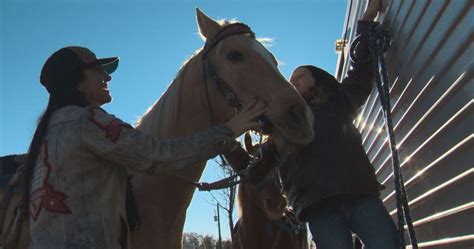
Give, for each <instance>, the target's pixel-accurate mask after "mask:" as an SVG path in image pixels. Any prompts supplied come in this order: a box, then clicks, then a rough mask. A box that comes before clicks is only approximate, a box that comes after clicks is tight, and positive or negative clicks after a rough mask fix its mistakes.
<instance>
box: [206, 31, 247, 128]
mask: <svg viewBox="0 0 474 249" xmlns="http://www.w3.org/2000/svg"><path fill="white" fill-rule="evenodd" d="M233 35H248V36H249V37H251V38H255V33H254V32H253V31H252V30H251V29H250V27H249V26H247V25H245V24H243V23H232V24H229V25H227V26H225V27H223V28H222V29H220V30H219V31H218V32H217V33H216V35H215V36H214V37H213V38H212V39H210V40H207V41H206V44H205V45H204V49H203V51H202V64H203V75H204V81H205V83H204V87H205V91H206V100H207V105H208V108H209V110H210V111H209V113H210V115H209V116H210V117H209V122H210V124H212V121H213V120H212V113H213V111H212V105H211V100H210V98H209V89H208V86H207V83H208V82H211V83H212V82H214V84H215V85H216V88H217V90H218V91H219V92H220V93H221V94H222V96H223V97H224V101H225V102H226V104H228V105H229V106H231V107H233V108H234V111H235V113H237V112H238V111H240V109H241V108H242V106H243V104H242V102H241V101H240V100H239V98H238V96H237V93H235V91H234V90H233V89H232V87H230V85H229V84H228V83H227V82H226V81H225V80H224V79H222V78H221V77H220V76H219V75H218V74H217V73H216V71H215V69H214V66H213V65H212V64H211V63H210V62H209V60H208V54H209V53H210V52H211V50H212V49H213V48H214V47H215V46H216V45H217V44H218V43H219V42H220V41H222V40H223V39H225V38H227V37H229V36H233Z"/></svg>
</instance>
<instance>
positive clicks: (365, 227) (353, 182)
mask: <svg viewBox="0 0 474 249" xmlns="http://www.w3.org/2000/svg"><path fill="white" fill-rule="evenodd" d="M380 2H381V1H380V0H373V1H371V2H370V3H369V7H368V9H367V11H366V12H365V14H364V16H363V18H362V20H360V21H359V22H358V25H357V26H358V27H357V32H358V35H361V39H360V42H359V43H358V44H357V46H356V47H355V48H354V49H355V51H353V52H354V55H355V57H356V58H351V59H352V61H351V62H352V64H351V65H352V69H351V70H350V71H349V72H348V75H347V77H346V78H344V79H343V80H342V82H341V83H339V82H338V81H337V80H336V79H335V78H334V77H333V76H332V75H331V74H329V73H327V72H326V71H324V70H322V69H320V68H317V67H315V66H312V65H304V66H300V67H298V68H296V69H295V70H294V72H293V74H292V75H291V78H290V82H291V84H292V85H293V86H294V87H295V88H296V89H297V90H298V92H299V93H300V94H301V95H302V96H303V98H305V100H306V102H307V103H308V104H309V105H310V107H311V109H312V111H313V114H314V118H315V119H314V134H315V137H314V140H313V141H312V142H311V143H310V144H309V145H307V146H305V147H303V148H301V149H299V150H297V151H296V152H295V153H293V154H292V155H290V156H289V158H288V160H287V161H286V163H285V164H284V165H283V167H282V168H280V173H281V177H282V182H283V189H284V192H285V193H286V194H287V197H288V202H289V203H290V205H291V206H292V207H293V209H294V211H295V213H296V214H297V216H298V217H299V218H300V220H302V221H307V222H308V223H309V228H310V230H311V233H312V235H313V240H314V242H315V243H316V246H317V248H318V249H345V248H353V246H352V232H353V233H355V234H357V236H358V237H359V238H360V239H361V241H362V242H363V243H364V246H365V248H367V249H382V248H383V249H392V248H399V246H398V238H397V231H396V226H395V224H394V222H393V221H392V219H391V218H390V215H389V213H388V212H387V210H386V209H385V207H384V206H383V203H382V201H381V200H380V198H379V192H380V187H381V186H380V184H379V183H378V182H377V179H376V176H375V172H374V169H373V166H372V165H371V163H370V161H369V159H368V157H367V155H366V153H365V150H364V147H363V146H362V140H361V135H360V133H359V131H358V130H357V129H356V127H355V126H354V124H353V121H354V119H355V117H356V116H357V114H358V109H359V108H360V107H361V106H362V104H363V103H364V102H365V101H366V99H367V97H368V96H369V94H370V92H371V90H372V84H373V83H372V80H373V73H372V61H371V55H370V51H369V48H368V35H367V29H368V27H369V25H373V24H374V22H372V20H373V19H374V18H375V16H376V15H377V12H378V11H379V9H380Z"/></svg>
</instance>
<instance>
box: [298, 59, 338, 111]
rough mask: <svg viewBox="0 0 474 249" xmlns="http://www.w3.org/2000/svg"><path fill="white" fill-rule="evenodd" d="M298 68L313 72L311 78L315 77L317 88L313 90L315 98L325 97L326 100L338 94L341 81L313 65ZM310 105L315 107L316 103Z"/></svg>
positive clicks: (312, 102)
mask: <svg viewBox="0 0 474 249" xmlns="http://www.w3.org/2000/svg"><path fill="white" fill-rule="evenodd" d="M298 68H306V69H308V70H309V71H310V72H311V76H313V78H314V80H315V82H314V83H315V84H314V85H315V86H314V88H313V95H314V96H316V97H322V96H321V95H324V96H325V97H326V98H331V97H332V96H333V95H334V94H335V93H336V92H337V90H338V88H339V85H340V84H339V81H337V80H336V78H334V76H332V75H331V74H330V73H328V72H326V71H325V70H323V69H321V68H319V67H315V66H313V65H302V66H299V67H298ZM298 68H297V69H298ZM308 104H310V105H314V101H310V103H308Z"/></svg>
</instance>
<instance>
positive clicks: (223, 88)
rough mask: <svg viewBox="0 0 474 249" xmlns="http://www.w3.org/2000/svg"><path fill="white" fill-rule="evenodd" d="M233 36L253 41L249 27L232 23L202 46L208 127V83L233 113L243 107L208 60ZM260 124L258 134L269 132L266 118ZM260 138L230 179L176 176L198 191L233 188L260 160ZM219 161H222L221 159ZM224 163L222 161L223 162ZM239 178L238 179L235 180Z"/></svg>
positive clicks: (210, 122)
mask: <svg viewBox="0 0 474 249" xmlns="http://www.w3.org/2000/svg"><path fill="white" fill-rule="evenodd" d="M234 35H247V36H248V37H250V38H252V39H255V33H254V32H253V31H252V30H251V29H250V27H249V26H247V25H245V24H243V23H232V24H229V25H227V26H225V27H223V28H222V29H220V30H219V31H218V32H217V33H216V34H215V35H214V37H213V38H211V39H208V40H207V41H206V44H205V45H204V49H203V51H202V52H201V57H202V62H203V63H202V64H203V75H204V88H205V93H206V101H207V105H208V108H209V125H212V124H213V121H214V119H213V113H214V112H213V111H212V104H211V100H210V97H209V87H208V83H211V84H212V83H214V84H215V85H216V88H217V90H218V91H219V92H220V93H221V95H222V96H223V97H224V101H225V103H226V104H227V105H229V106H231V107H232V108H233V109H234V113H235V114H237V113H238V112H239V111H240V110H241V108H242V107H243V103H242V102H241V100H240V99H239V98H238V96H237V93H236V92H235V91H234V90H233V89H232V87H230V85H229V84H228V83H227V82H226V81H225V80H224V79H223V78H221V77H220V76H219V75H218V74H217V73H216V71H215V68H214V66H213V65H212V64H211V62H210V61H209V60H208V55H209V53H210V52H211V51H212V49H213V48H214V47H215V46H216V45H217V44H218V43H219V42H220V41H222V40H223V39H225V38H227V37H229V36H234ZM259 120H260V122H263V124H264V127H263V128H262V130H261V131H260V132H264V131H269V130H270V129H271V127H272V125H271V122H270V120H269V119H268V117H266V116H264V115H263V116H261V117H260V118H259ZM261 145H262V137H261V136H260V140H259V143H258V145H257V150H256V153H254V154H250V153H249V156H250V163H249V166H248V167H247V168H246V169H244V170H242V171H240V172H238V173H237V174H235V175H232V176H230V177H227V178H224V179H222V180H219V181H216V182H213V183H200V182H194V181H191V180H189V179H187V178H184V177H182V176H178V175H176V176H177V177H178V178H179V179H181V180H184V181H186V182H188V183H190V184H192V185H194V186H195V187H197V188H198V189H199V190H200V191H210V190H214V189H222V188H227V187H231V186H235V185H237V184H239V183H240V182H242V181H245V180H246V179H247V178H248V177H249V172H250V171H251V170H252V169H253V167H255V165H256V164H257V163H258V162H259V161H260V160H261V158H262V146H261ZM221 159H223V158H222V157H221ZM223 161H224V160H223ZM278 161H279V163H278V167H275V168H279V166H281V164H283V162H284V160H278ZM238 177H240V179H237V178H238ZM265 181H266V182H268V179H267V178H266V179H265Z"/></svg>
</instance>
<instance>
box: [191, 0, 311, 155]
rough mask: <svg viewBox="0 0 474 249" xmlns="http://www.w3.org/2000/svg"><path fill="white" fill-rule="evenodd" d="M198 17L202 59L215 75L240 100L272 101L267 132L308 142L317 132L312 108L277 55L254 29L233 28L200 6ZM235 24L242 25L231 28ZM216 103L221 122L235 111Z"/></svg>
mask: <svg viewBox="0 0 474 249" xmlns="http://www.w3.org/2000/svg"><path fill="white" fill-rule="evenodd" d="M197 21H198V26H199V30H200V34H201V36H202V37H203V39H205V40H206V46H205V48H204V50H203V52H202V54H203V59H204V60H205V61H206V63H207V64H208V65H210V66H209V67H211V68H212V71H213V72H214V73H215V75H217V76H218V77H219V78H221V79H222V80H223V81H225V82H226V83H227V85H228V86H229V87H230V88H231V89H232V90H233V92H235V94H236V97H237V98H238V100H239V102H240V103H242V104H245V103H247V102H249V101H250V100H251V99H253V98H256V97H257V98H260V99H263V100H264V101H266V102H267V104H268V105H269V107H270V108H269V111H268V112H267V113H266V114H265V115H266V117H267V119H268V120H269V122H271V127H272V128H271V129H268V130H266V131H264V132H265V133H266V134H268V135H271V136H272V138H273V140H274V141H275V142H276V144H277V145H281V146H283V145H285V144H294V145H301V144H307V143H309V142H310V141H311V140H312V139H313V136H314V132H313V128H312V127H313V125H312V124H313V115H312V112H311V111H310V109H309V107H308V106H307V105H306V103H305V101H304V100H303V98H302V97H301V96H300V95H299V94H298V92H297V91H296V90H295V89H294V88H293V87H292V86H291V84H290V83H289V82H288V81H287V80H286V79H285V77H284V76H283V75H282V74H281V73H280V71H279V70H278V63H277V60H276V59H275V57H274V56H273V55H272V54H271V53H270V52H269V51H268V50H267V49H266V48H265V46H263V45H262V43H260V42H259V41H258V40H257V39H255V38H254V35H253V32H251V31H250V30H248V31H249V32H242V30H239V28H238V27H237V28H236V29H234V31H237V32H234V31H232V29H229V28H228V27H229V26H231V25H233V24H229V23H223V24H221V23H219V22H216V21H214V20H213V19H211V18H209V17H208V16H206V15H205V14H204V13H202V12H201V11H200V10H199V9H197ZM235 26H239V25H234V26H233V27H232V28H235ZM240 26H241V27H242V26H244V25H240ZM245 27H246V26H245ZM226 28H227V29H226ZM226 33H227V34H229V33H232V35H226ZM236 34H238V35H236ZM214 103H215V102H214ZM215 106H216V105H214V106H213V108H215V109H218V110H220V111H221V113H217V115H215V116H218V117H221V119H222V120H220V122H223V121H226V119H228V118H229V114H230V115H232V114H233V112H234V110H233V109H232V108H227V109H225V110H224V109H223V108H220V109H219V107H215ZM219 106H220V105H219ZM222 106H225V104H223V105H222Z"/></svg>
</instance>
